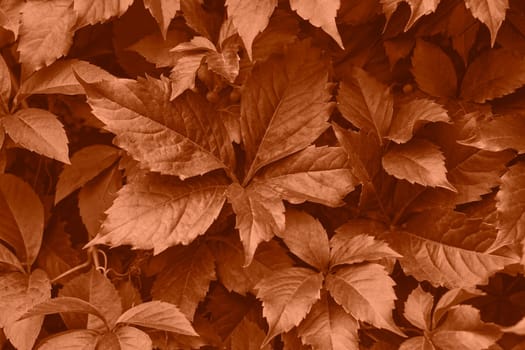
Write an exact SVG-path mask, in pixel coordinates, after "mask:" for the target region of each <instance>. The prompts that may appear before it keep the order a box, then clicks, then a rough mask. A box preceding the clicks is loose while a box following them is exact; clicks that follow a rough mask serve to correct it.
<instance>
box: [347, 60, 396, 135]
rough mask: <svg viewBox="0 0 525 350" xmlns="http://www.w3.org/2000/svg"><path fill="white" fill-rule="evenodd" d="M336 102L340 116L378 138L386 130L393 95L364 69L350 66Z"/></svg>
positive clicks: (386, 132) (390, 119)
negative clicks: (348, 78) (371, 132)
mask: <svg viewBox="0 0 525 350" xmlns="http://www.w3.org/2000/svg"><path fill="white" fill-rule="evenodd" d="M337 103H338V108H339V111H341V113H342V115H343V117H345V119H346V120H348V121H349V122H350V123H352V124H353V125H355V126H356V127H358V128H359V129H362V130H363V131H374V132H375V133H376V134H377V136H378V137H379V140H381V138H382V137H384V136H386V135H387V134H388V128H389V127H390V123H391V122H392V115H393V112H394V98H393V96H392V94H391V91H390V88H389V87H387V86H386V85H384V84H383V83H381V82H379V81H378V80H377V79H375V78H374V77H372V76H371V75H370V74H369V73H367V72H366V71H364V70H362V69H360V68H357V67H355V68H354V69H353V70H352V79H351V80H347V81H343V84H342V86H341V88H340V90H339V93H338V94H337Z"/></svg>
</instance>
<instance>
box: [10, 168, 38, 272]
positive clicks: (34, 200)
mask: <svg viewBox="0 0 525 350" xmlns="http://www.w3.org/2000/svg"><path fill="white" fill-rule="evenodd" d="M43 234H44V206H43V205H42V202H41V201H40V198H39V197H38V195H37V194H36V193H35V192H34V191H33V189H32V188H31V187H30V186H29V185H28V184H27V183H25V182H24V181H22V180H20V179H19V178H17V177H16V176H14V175H11V174H1V175H0V238H1V239H2V240H3V241H5V242H7V243H8V244H9V245H11V247H13V248H14V249H15V251H16V255H17V256H18V257H19V259H20V261H22V262H23V264H24V265H26V267H27V268H29V267H30V266H31V265H32V264H33V263H34V261H35V259H36V257H37V256H38V252H39V251H40V246H41V244H42V236H43Z"/></svg>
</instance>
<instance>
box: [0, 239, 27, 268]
mask: <svg viewBox="0 0 525 350" xmlns="http://www.w3.org/2000/svg"><path fill="white" fill-rule="evenodd" d="M0 264H7V265H10V266H11V267H14V268H15V269H17V270H18V271H20V272H22V273H25V270H24V267H23V266H22V264H21V263H20V261H19V260H18V258H17V257H16V255H15V254H13V252H11V251H10V250H9V249H8V248H7V247H6V246H5V245H3V244H0ZM0 266H1V265H0Z"/></svg>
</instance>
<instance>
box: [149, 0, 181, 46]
mask: <svg viewBox="0 0 525 350" xmlns="http://www.w3.org/2000/svg"><path fill="white" fill-rule="evenodd" d="M144 6H145V7H146V8H147V9H148V10H149V12H150V13H151V15H152V16H153V17H154V18H155V20H156V21H157V23H158V24H159V27H160V32H161V33H162V36H163V37H164V38H166V33H167V32H168V27H169V25H170V23H171V20H172V19H173V18H174V17H175V14H176V13H177V11H179V10H180V0H144Z"/></svg>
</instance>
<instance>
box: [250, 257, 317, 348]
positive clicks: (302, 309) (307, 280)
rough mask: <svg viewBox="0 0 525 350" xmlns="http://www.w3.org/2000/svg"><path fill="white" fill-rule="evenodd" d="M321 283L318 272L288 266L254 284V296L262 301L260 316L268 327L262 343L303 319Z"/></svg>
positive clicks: (314, 299) (286, 330) (314, 300)
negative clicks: (255, 292) (262, 316)
mask: <svg viewBox="0 0 525 350" xmlns="http://www.w3.org/2000/svg"><path fill="white" fill-rule="evenodd" d="M322 282H323V276H322V274H321V273H316V272H315V271H312V270H310V269H305V268H301V267H291V268H288V269H284V270H281V271H278V272H275V273H273V274H272V275H271V276H268V277H266V278H264V279H263V280H262V281H260V282H259V283H258V284H257V286H256V288H257V289H258V292H257V298H258V299H260V300H261V301H262V304H263V315H264V317H265V318H266V320H267V321H268V325H269V327H270V328H269V330H268V333H267V335H266V339H265V341H264V343H263V345H265V344H267V343H268V342H269V341H270V340H271V339H273V338H274V337H275V336H276V335H278V334H280V333H283V332H288V331H289V330H290V329H292V328H293V327H294V326H297V325H298V324H299V323H300V322H301V321H302V320H303V319H304V318H305V316H306V315H307V314H308V312H309V311H310V308H311V307H312V305H313V304H314V303H315V302H316V300H318V299H319V298H320V297H321V294H320V290H321V285H322Z"/></svg>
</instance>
